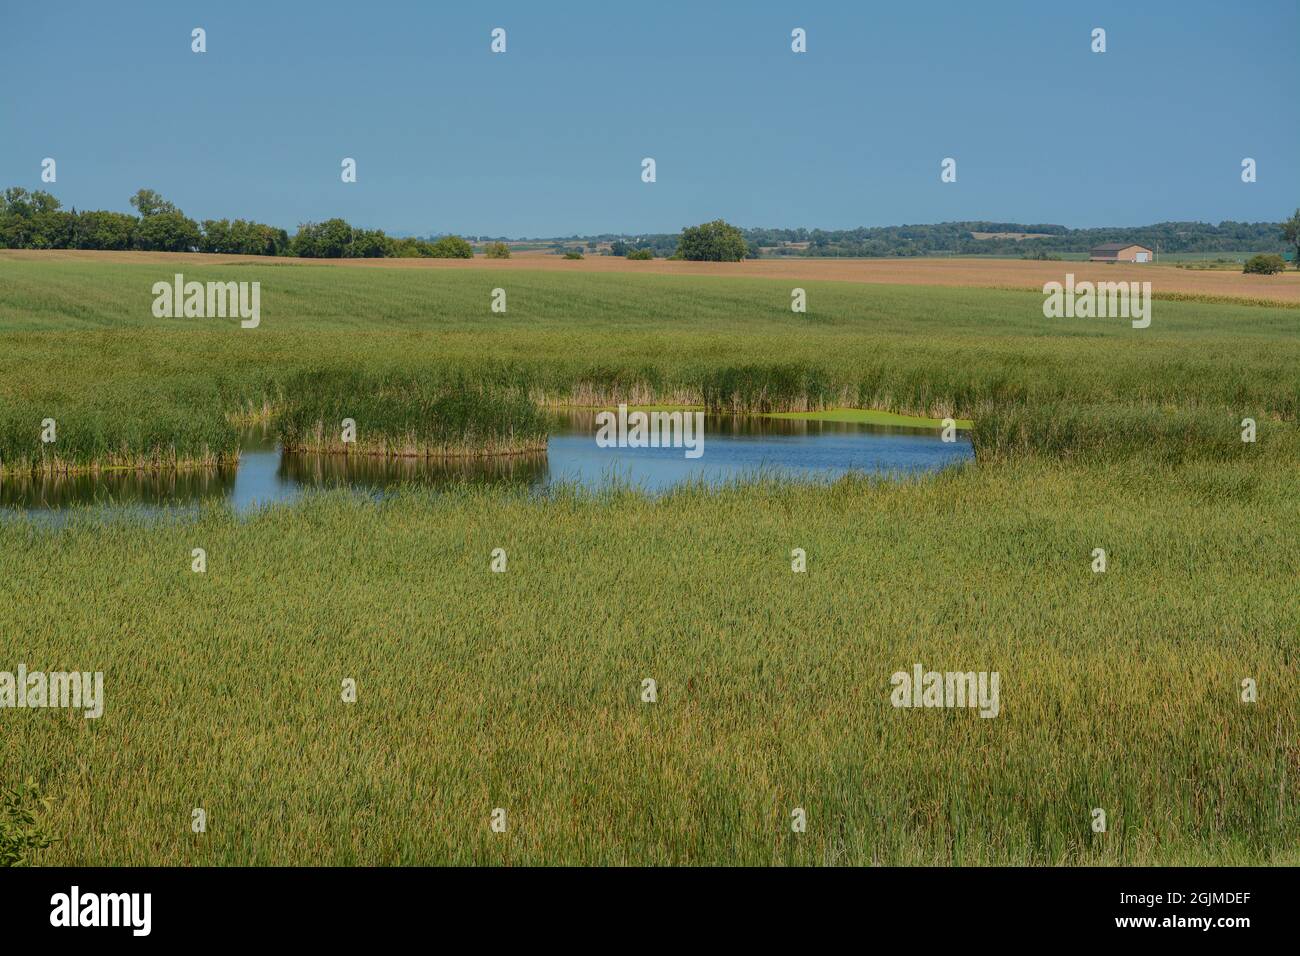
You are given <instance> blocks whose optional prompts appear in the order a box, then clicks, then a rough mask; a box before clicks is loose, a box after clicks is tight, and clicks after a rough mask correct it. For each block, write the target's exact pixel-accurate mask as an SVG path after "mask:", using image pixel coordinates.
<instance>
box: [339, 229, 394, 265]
mask: <svg viewBox="0 0 1300 956" xmlns="http://www.w3.org/2000/svg"><path fill="white" fill-rule="evenodd" d="M387 252H388V237H387V236H385V235H384V231H383V230H382V229H353V230H352V243H351V245H349V246H348V251H347V257H348V258H349V259H379V258H382V257H383V256H384V255H385V254H386V253H387Z"/></svg>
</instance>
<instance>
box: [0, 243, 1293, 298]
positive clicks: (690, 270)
mask: <svg viewBox="0 0 1300 956" xmlns="http://www.w3.org/2000/svg"><path fill="white" fill-rule="evenodd" d="M1209 255H1210V258H1214V256H1215V255H1222V256H1228V255H1232V254H1231V253H1219V254H1209ZM1162 258H1163V256H1162ZM6 259H8V260H11V261H14V262H22V261H36V262H51V261H61V260H71V261H76V262H85V263H96V262H98V263H111V262H117V263H122V264H130V265H136V264H140V263H143V262H156V263H182V264H186V263H188V264H191V265H225V264H227V263H236V262H237V263H241V264H248V265H261V266H274V265H281V264H283V265H289V264H295V263H296V264H300V265H312V266H323V267H328V268H341V269H384V270H388V269H401V270H406V269H414V270H417V271H426V270H431V271H444V270H446V271H452V272H463V271H480V270H482V271H500V272H514V271H519V270H527V271H541V272H561V273H567V274H586V273H596V274H598V275H606V274H610V273H632V274H638V275H665V276H713V277H719V278H736V277H744V278H759V279H762V278H766V279H782V280H795V279H797V280H807V281H810V282H863V283H870V284H880V285H924V286H943V287H955V288H966V287H970V288H989V289H1033V290H1035V291H1039V292H1041V291H1042V288H1043V284H1044V283H1046V282H1060V281H1061V279H1062V276H1063V275H1064V273H1065V272H1067V271H1068V272H1073V273H1074V275H1075V277H1076V278H1077V279H1078V280H1079V281H1084V280H1088V281H1092V282H1099V281H1101V282H1143V281H1148V282H1151V284H1152V292H1153V294H1154V295H1155V296H1156V297H1157V298H1178V297H1191V298H1196V297H1201V298H1204V299H1206V300H1231V299H1240V300H1244V301H1260V302H1274V303H1279V304H1283V305H1289V306H1300V272H1295V271H1288V272H1285V273H1283V274H1281V275H1276V276H1258V275H1242V274H1241V270H1240V269H1236V270H1235V271H1223V270H1206V271H1203V272H1198V271H1195V270H1190V269H1180V268H1178V267H1177V264H1176V263H1175V262H1174V261H1173V258H1172V257H1171V261H1170V264H1168V265H1166V264H1164V263H1161V264H1159V265H1154V264H1150V265H1140V266H1139V265H1126V264H1105V263H1091V262H1087V261H1069V260H1063V261H1059V262H1039V261H1035V260H1027V259H1005V258H994V257H990V258H986V259H982V258H974V257H960V258H919V257H918V258H911V259H805V258H799V257H793V256H792V257H786V258H771V259H746V260H744V261H742V262H675V261H670V260H668V259H651V260H648V261H632V260H628V259H624V258H621V257H618V256H599V255H591V256H587V257H586V258H585V259H580V260H568V259H565V258H563V257H562V256H557V255H552V254H550V253H549V252H524V253H518V254H516V255H515V256H514V257H513V258H510V259H486V258H483V257H476V258H475V259H473V260H465V259H331V260H321V259H293V258H289V257H284V258H276V259H274V260H272V261H271V262H267V261H266V260H265V259H259V258H258V257H250V256H237V255H201V254H198V253H173V252H93V251H88V250H51V251H31V250H21V249H0V261H4V260H6ZM1185 261H1195V260H1186V259H1183V258H1180V259H1178V262H1185Z"/></svg>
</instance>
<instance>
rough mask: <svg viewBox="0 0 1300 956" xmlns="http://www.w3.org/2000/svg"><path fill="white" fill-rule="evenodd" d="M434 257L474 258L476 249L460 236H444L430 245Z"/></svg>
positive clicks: (430, 252)
mask: <svg viewBox="0 0 1300 956" xmlns="http://www.w3.org/2000/svg"><path fill="white" fill-rule="evenodd" d="M429 255H430V256H432V257H433V258H434V259H473V258H474V249H473V247H472V246H470V244H469V243H468V242H466V241H465V240H464V239H462V238H461V237H460V236H443V237H442V238H441V239H439V240H437V241H436V242H434V243H433V245H432V246H431V247H430V251H429Z"/></svg>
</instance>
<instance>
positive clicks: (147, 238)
mask: <svg viewBox="0 0 1300 956" xmlns="http://www.w3.org/2000/svg"><path fill="white" fill-rule="evenodd" d="M201 242H202V236H201V235H200V234H199V224H198V223H196V222H195V221H194V220H193V219H189V218H187V217H186V216H184V215H182V214H181V213H179V212H158V213H154V214H153V215H151V216H142V217H141V218H140V225H139V226H137V227H136V230H135V245H136V248H137V249H143V250H147V251H152V252H195V251H197V250H198V248H199V245H200V243H201Z"/></svg>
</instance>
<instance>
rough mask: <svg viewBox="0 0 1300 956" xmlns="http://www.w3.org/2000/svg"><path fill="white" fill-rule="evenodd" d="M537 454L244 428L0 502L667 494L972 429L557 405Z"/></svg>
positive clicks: (846, 466) (952, 445) (47, 482)
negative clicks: (233, 457)
mask: <svg viewBox="0 0 1300 956" xmlns="http://www.w3.org/2000/svg"><path fill="white" fill-rule="evenodd" d="M552 417H553V424H552V428H551V432H550V439H549V442H548V447H547V451H546V453H545V454H540V455H525V456H507V457H497V458H473V459H455V460H449V461H426V460H424V459H381V458H370V457H363V456H343V455H310V454H285V453H284V452H282V451H281V450H280V449H279V447H278V445H277V443H276V440H275V433H274V431H273V430H272V429H270V428H255V429H251V430H249V431H247V432H246V433H245V434H244V436H243V439H242V442H241V451H240V457H239V465H238V467H237V468H230V469H214V470H211V471H202V472H191V473H166V474H145V473H139V472H127V473H107V474H99V475H74V476H37V477H35V478H33V479H25V480H19V479H15V478H12V477H6V478H3V479H0V507H3V508H4V509H7V510H8V511H10V512H11V513H12V512H13V511H26V512H48V511H57V510H59V509H62V508H66V507H69V506H72V505H87V504H89V505H98V506H102V507H123V506H135V507H137V508H141V507H142V508H144V509H145V510H156V509H159V508H176V507H185V506H190V505H194V504H198V503H199V502H203V501H213V500H217V501H219V500H222V499H224V500H226V501H229V502H230V504H231V506H232V507H234V508H235V510H236V511H246V510H248V509H250V508H253V507H255V506H257V505H261V504H267V503H271V502H280V501H289V500H292V499H293V498H295V497H296V496H297V495H299V494H301V493H302V491H303V489H306V488H340V487H342V488H353V489H357V490H359V491H363V492H366V493H370V494H376V493H382V492H384V491H385V490H386V489H392V488H396V487H400V486H402V485H405V484H420V485H428V486H435V487H436V486H445V485H447V484H449V483H452V482H460V481H465V480H469V481H475V482H486V483H503V482H504V483H515V484H520V485H524V486H527V487H530V488H534V489H538V490H544V489H545V488H546V487H548V486H550V485H553V484H556V483H561V482H564V483H573V484H577V485H579V486H581V487H583V488H587V489H600V488H603V487H607V486H609V485H611V484H613V483H615V482H620V483H623V484H629V485H632V486H635V487H640V488H644V489H645V490H646V491H649V492H651V493H654V492H661V491H664V490H666V489H668V488H672V487H674V486H675V485H678V484H681V483H682V482H686V481H704V482H706V483H711V484H718V483H722V482H726V481H730V480H734V479H737V478H742V477H745V476H748V475H754V474H757V473H762V474H764V475H771V476H781V477H787V478H792V479H796V480H812V481H817V480H828V479H834V478H838V477H841V476H843V475H845V474H848V473H850V472H862V473H868V474H882V473H884V474H910V473H914V472H923V471H935V470H938V469H940V468H943V467H945V466H947V465H951V464H955V463H958V462H961V461H964V460H967V459H970V458H971V457H973V452H972V449H971V443H970V439H969V436H968V435H967V434H966V433H965V432H959V433H958V434H957V440H956V441H955V442H944V441H942V440H941V439H940V437H939V432H938V431H937V430H928V429H911V428H892V427H888V428H887V427H882V426H873V425H859V424H852V423H843V422H822V421H798V420H790V419H777V418H764V417H759V416H728V415H706V416H705V423H704V442H703V446H702V447H703V454H702V455H701V456H700V457H698V458H688V457H687V456H686V455H685V453H684V451H683V449H682V448H626V447H625V448H617V447H612V448H603V447H600V446H598V445H597V442H596V434H597V429H598V426H597V421H596V412H594V411H573V410H566V411H561V412H555V413H553V416H552Z"/></svg>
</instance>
